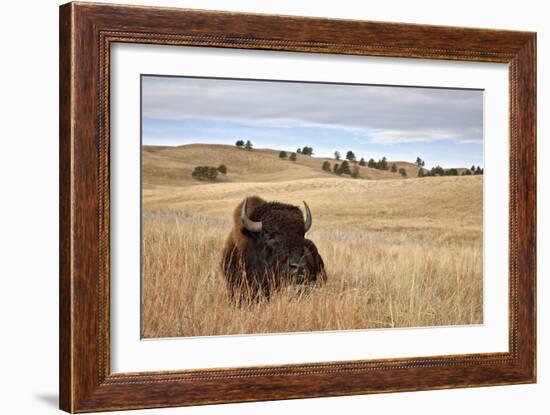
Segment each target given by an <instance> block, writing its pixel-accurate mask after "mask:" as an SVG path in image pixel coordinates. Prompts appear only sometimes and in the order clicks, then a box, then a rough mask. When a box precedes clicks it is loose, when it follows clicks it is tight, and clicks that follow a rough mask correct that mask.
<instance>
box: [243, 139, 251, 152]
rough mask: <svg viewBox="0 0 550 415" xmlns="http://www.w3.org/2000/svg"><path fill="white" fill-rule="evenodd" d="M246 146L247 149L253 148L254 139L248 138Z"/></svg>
mask: <svg viewBox="0 0 550 415" xmlns="http://www.w3.org/2000/svg"><path fill="white" fill-rule="evenodd" d="M244 148H245V149H247V150H252V141H250V140H246V144H245V145H244Z"/></svg>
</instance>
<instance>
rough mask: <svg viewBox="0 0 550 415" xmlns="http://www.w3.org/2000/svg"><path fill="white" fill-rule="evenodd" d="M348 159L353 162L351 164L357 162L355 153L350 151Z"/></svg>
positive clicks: (347, 154) (347, 155)
mask: <svg viewBox="0 0 550 415" xmlns="http://www.w3.org/2000/svg"><path fill="white" fill-rule="evenodd" d="M346 159H347V160H348V161H351V162H354V161H355V154H354V153H353V151H351V150H349V151H348V152H347V153H346Z"/></svg>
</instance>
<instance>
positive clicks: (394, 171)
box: [391, 163, 397, 173]
mask: <svg viewBox="0 0 550 415" xmlns="http://www.w3.org/2000/svg"><path fill="white" fill-rule="evenodd" d="M391 172H392V173H396V172H397V164H395V163H393V164H392V165H391Z"/></svg>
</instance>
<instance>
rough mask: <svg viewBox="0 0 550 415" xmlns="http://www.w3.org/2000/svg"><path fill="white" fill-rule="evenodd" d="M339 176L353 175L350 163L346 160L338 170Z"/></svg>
mask: <svg viewBox="0 0 550 415" xmlns="http://www.w3.org/2000/svg"><path fill="white" fill-rule="evenodd" d="M338 172H339V174H341V175H342V174H351V170H350V167H349V163H348V161H347V160H344V161H343V162H342V164H340V168H339V169H338Z"/></svg>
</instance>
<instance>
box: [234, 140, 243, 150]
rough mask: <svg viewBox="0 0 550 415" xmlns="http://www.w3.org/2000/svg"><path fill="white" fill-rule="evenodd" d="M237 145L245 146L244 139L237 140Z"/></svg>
mask: <svg viewBox="0 0 550 415" xmlns="http://www.w3.org/2000/svg"><path fill="white" fill-rule="evenodd" d="M235 145H236V146H237V147H239V148H243V146H244V141H243V140H237V141H235Z"/></svg>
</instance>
